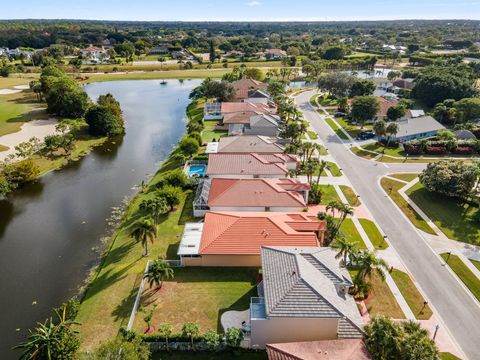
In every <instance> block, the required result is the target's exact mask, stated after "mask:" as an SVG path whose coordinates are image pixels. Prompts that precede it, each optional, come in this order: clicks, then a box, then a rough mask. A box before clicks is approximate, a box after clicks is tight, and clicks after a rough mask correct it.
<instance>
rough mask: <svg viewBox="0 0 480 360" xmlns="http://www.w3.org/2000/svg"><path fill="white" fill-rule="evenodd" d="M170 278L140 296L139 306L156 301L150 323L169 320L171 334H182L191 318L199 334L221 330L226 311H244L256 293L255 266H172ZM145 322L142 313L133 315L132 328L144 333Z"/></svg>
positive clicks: (142, 306) (155, 325) (154, 324)
mask: <svg viewBox="0 0 480 360" xmlns="http://www.w3.org/2000/svg"><path fill="white" fill-rule="evenodd" d="M174 270H175V277H174V279H173V280H169V281H165V282H164V284H163V286H162V289H161V290H159V291H156V289H155V288H154V289H153V290H150V289H149V288H148V286H147V289H146V291H145V292H144V294H143V296H142V302H141V308H142V309H144V310H147V311H148V310H150V309H151V308H152V307H153V304H157V305H158V307H157V308H156V310H155V312H154V314H153V321H152V324H153V326H154V327H158V325H159V324H164V323H168V324H170V325H172V327H173V331H174V333H181V331H182V326H183V324H184V323H186V322H191V321H194V322H196V323H197V324H198V325H199V326H200V331H201V332H202V333H204V332H206V331H208V330H215V331H218V332H223V328H222V326H221V324H220V316H221V314H222V313H223V312H225V311H229V310H237V311H243V310H247V309H248V308H249V305H250V298H251V297H252V296H257V291H256V286H255V285H256V282H255V279H256V275H257V274H258V269H257V268H225V267H221V268H216V267H211V268H208V267H185V268H175V269H174ZM145 327H146V324H145V322H144V321H143V316H142V313H141V312H139V314H138V316H137V317H136V318H135V323H134V330H136V331H137V332H138V333H143V332H144V330H145Z"/></svg>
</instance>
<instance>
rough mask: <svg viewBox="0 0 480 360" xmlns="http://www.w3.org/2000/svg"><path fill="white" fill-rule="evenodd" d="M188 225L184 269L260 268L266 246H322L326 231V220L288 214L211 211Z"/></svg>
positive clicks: (182, 243) (183, 244) (180, 253)
mask: <svg viewBox="0 0 480 360" xmlns="http://www.w3.org/2000/svg"><path fill="white" fill-rule="evenodd" d="M187 225H188V226H186V230H185V232H184V234H183V236H182V240H181V241H180V245H179V247H178V256H179V257H180V260H181V262H182V265H184V266H229V267H236V266H255V267H259V266H260V265H261V260H260V249H261V247H262V246H298V247H304V246H307V247H318V246H320V245H321V244H322V243H323V237H324V233H325V229H326V225H325V222H324V221H319V220H317V219H316V218H315V219H311V218H310V217H308V216H306V215H304V214H302V213H292V214H290V213H284V212H212V211H209V212H207V213H206V214H205V221H204V222H203V224H202V223H194V224H187ZM354 304H355V303H354ZM294 340H295V339H294ZM307 340H309V339H307ZM317 340H318V339H317ZM269 342H271V341H269Z"/></svg>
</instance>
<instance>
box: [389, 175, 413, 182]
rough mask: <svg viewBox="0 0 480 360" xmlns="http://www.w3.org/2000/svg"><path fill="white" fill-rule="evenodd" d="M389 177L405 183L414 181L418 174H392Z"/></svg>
mask: <svg viewBox="0 0 480 360" xmlns="http://www.w3.org/2000/svg"><path fill="white" fill-rule="evenodd" d="M389 176H391V177H394V178H395V179H400V180H403V181H406V182H410V181H413V180H415V179H416V178H417V177H418V174H393V175H389Z"/></svg>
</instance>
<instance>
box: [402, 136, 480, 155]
mask: <svg viewBox="0 0 480 360" xmlns="http://www.w3.org/2000/svg"><path fill="white" fill-rule="evenodd" d="M403 148H404V150H405V152H406V153H407V154H409V155H420V154H428V155H445V154H449V153H451V154H457V155H472V154H478V153H480V141H478V140H460V141H456V140H449V141H441V140H439V141H418V140H413V141H408V142H405V143H403Z"/></svg>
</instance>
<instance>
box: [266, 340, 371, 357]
mask: <svg viewBox="0 0 480 360" xmlns="http://www.w3.org/2000/svg"><path fill="white" fill-rule="evenodd" d="M266 350H267V355H268V360H371V359H372V358H371V356H370V354H369V352H368V350H367V347H366V346H365V343H364V342H363V341H362V340H361V339H342V340H320V341H303V342H292V343H280V344H267V347H266Z"/></svg>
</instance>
